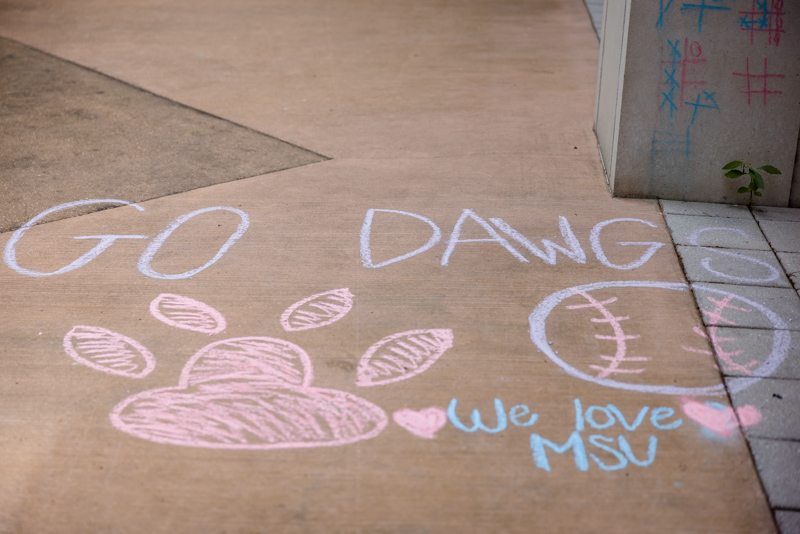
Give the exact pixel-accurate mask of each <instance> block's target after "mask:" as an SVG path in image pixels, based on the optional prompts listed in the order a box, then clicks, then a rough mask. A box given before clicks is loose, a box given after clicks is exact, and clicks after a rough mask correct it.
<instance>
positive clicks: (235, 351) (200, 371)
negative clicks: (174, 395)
mask: <svg viewBox="0 0 800 534" xmlns="http://www.w3.org/2000/svg"><path fill="white" fill-rule="evenodd" d="M232 380H259V381H260V383H262V384H269V385H271V386H273V387H299V386H310V385H311V382H312V381H313V380H314V369H313V366H312V365H311V358H309V356H308V354H307V353H306V351H304V350H303V349H302V348H300V347H298V346H297V345H295V344H294V343H290V342H289V341H285V340H283V339H278V338H273V337H255V336H254V337H237V338H231V339H223V340H221V341H217V342H215V343H211V344H210V345H206V346H205V347H203V348H202V349H200V350H199V351H197V353H195V355H194V356H192V357H191V359H190V360H189V361H188V362H186V365H185V366H184V367H183V371H182V372H181V377H180V381H179V384H180V386H181V387H189V386H196V385H198V384H202V383H205V382H209V381H215V382H219V381H232Z"/></svg>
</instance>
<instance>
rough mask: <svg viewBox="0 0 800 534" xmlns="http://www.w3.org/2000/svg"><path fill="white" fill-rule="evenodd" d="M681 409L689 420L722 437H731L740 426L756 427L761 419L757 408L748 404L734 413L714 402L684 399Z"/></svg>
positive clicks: (730, 409)
mask: <svg viewBox="0 0 800 534" xmlns="http://www.w3.org/2000/svg"><path fill="white" fill-rule="evenodd" d="M681 408H682V409H683V413H685V414H686V416H687V417H689V419H691V420H693V421H695V422H696V423H699V424H700V425H702V426H703V427H704V428H707V429H708V430H710V431H711V432H713V433H714V434H716V435H718V436H722V437H729V436H731V435H733V434H734V433H735V432H736V431H737V430H738V429H739V426H740V425H741V427H742V428H743V427H746V426H753V425H757V424H758V423H760V422H761V419H762V416H761V412H760V411H759V410H758V408H756V407H755V406H751V405H749V404H748V405H746V406H741V407H739V408H736V410H735V411H734V409H733V408H731V407H730V406H725V405H723V404H719V403H716V402H697V401H694V400H688V399H684V400H683V403H682V404H681Z"/></svg>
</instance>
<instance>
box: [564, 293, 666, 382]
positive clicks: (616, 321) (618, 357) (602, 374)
mask: <svg viewBox="0 0 800 534" xmlns="http://www.w3.org/2000/svg"><path fill="white" fill-rule="evenodd" d="M572 291H573V292H575V294H576V295H580V296H582V297H583V298H585V299H586V300H587V301H588V304H575V305H571V306H567V309H568V310H576V309H581V308H595V309H596V310H597V311H599V312H600V314H601V315H602V317H600V318H594V317H593V318H592V319H591V321H592V322H593V323H608V324H609V326H611V328H612V329H613V330H614V335H613V336H607V335H600V334H595V336H594V337H595V338H596V339H607V340H610V341H614V342H615V343H616V347H617V349H616V352H615V353H614V355H613V356H608V355H604V354H601V355H600V359H602V360H606V361H607V362H608V365H607V366H605V367H604V366H601V365H590V366H589V367H590V368H592V369H594V370H596V371H597V377H598V378H606V377H608V376H611V375H614V374H626V373H627V374H638V373H641V372H642V371H644V369H643V368H642V369H626V368H620V365H622V364H623V363H627V362H644V361H647V360H649V359H650V358H645V357H643V356H634V357H630V356H627V352H628V345H627V343H626V342H627V341H628V340H631V339H638V338H639V337H640V336H638V335H628V334H625V332H624V331H623V330H622V321H627V320H628V319H630V317H629V316H627V315H626V316H616V315H614V314H613V313H611V311H609V309H608V308H607V307H606V304H612V303H614V302H616V301H617V297H611V298H610V299H607V300H604V301H602V302H601V301H599V300H597V299H595V298H594V297H592V296H591V295H589V294H588V293H586V292H585V291H580V290H578V289H574V288H573V289H572Z"/></svg>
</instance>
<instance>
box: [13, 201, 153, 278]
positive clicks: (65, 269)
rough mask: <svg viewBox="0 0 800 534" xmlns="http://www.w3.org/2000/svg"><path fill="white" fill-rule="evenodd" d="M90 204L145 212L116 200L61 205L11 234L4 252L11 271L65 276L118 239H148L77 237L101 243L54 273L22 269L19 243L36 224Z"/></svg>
mask: <svg viewBox="0 0 800 534" xmlns="http://www.w3.org/2000/svg"><path fill="white" fill-rule="evenodd" d="M90 204H123V205H125V206H133V207H134V208H136V209H137V210H139V211H144V208H143V207H141V206H140V205H138V204H135V203H133V202H128V201H127V200H119V199H116V198H102V199H99V198H91V199H88V200H77V201H75V202H67V203H66V204H59V205H58V206H55V207H53V208H50V209H49V210H46V211H43V212H42V213H40V214H39V215H37V216H36V217H34V218H33V219H31V220H30V221H28V222H26V223H25V224H24V225H22V226H21V227H19V228H18V229H17V231H15V232H14V233H13V234H11V238H10V239H9V240H8V242H7V243H6V248H5V251H4V252H3V261H4V262H5V264H6V265H8V266H9V267H10V268H11V269H13V270H15V271H17V272H18V273H19V274H24V275H26V276H34V277H41V276H52V275H54V274H64V273H68V272H70V271H74V270H75V269H79V268H81V267H83V266H84V265H86V264H87V263H89V262H90V261H92V260H93V259H95V258H96V257H97V256H99V255H100V254H102V253H103V252H104V251H105V250H106V249H107V248H108V247H110V246H111V245H113V244H114V241H116V240H117V239H146V238H147V236H146V235H84V236H77V237H75V239H99V240H100V242H99V243H98V244H97V245H95V246H94V247H92V249H91V250H90V251H89V252H86V253H85V254H83V255H82V256H81V257H79V258H78V259H76V260H75V261H73V262H72V263H70V264H69V265H67V266H65V267H62V268H60V269H59V270H57V271H53V272H51V273H43V272H40V271H33V270H31V269H25V268H24V267H20V266H19V264H18V263H17V249H16V246H17V243H18V242H19V240H20V239H22V236H23V235H25V232H27V231H28V230H30V229H31V227H33V226H34V225H35V224H36V223H38V222H39V221H41V220H42V219H44V218H45V217H47V216H48V215H50V214H51V213H55V212H57V211H64V210H68V209H70V208H77V207H80V206H88V205H90Z"/></svg>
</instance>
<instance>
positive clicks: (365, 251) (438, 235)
mask: <svg viewBox="0 0 800 534" xmlns="http://www.w3.org/2000/svg"><path fill="white" fill-rule="evenodd" d="M376 211H379V212H383V213H397V214H398V215H408V216H409V217H414V218H415V219H419V220H420V221H423V222H426V223H428V224H429V225H430V227H431V228H432V229H433V234H432V235H431V238H430V239H428V242H427V243H425V244H424V245H422V246H421V247H419V248H418V249H416V250H412V251H411V252H409V253H408V254H403V255H402V256H396V257H394V258H392V259H390V260H386V261H382V262H381V263H379V264H377V265H375V264H373V263H372V250H371V249H370V243H369V240H370V234H371V232H372V218H373V216H374V215H375V212H376ZM441 239H442V231H441V230H439V227H438V226H436V223H434V222H433V221H432V220H430V219H428V218H427V217H423V216H422V215H418V214H416V213H410V212H408V211H398V210H381V209H370V210H367V216H366V217H364V224H363V225H362V226H361V262H362V263H363V264H364V267H367V268H372V269H377V268H378V267H384V266H386V265H389V264H391V263H395V262H398V261H402V260H405V259H407V258H410V257H411V256H416V255H417V254H422V253H423V252H425V251H426V250H430V248H431V247H433V246H434V245H435V244H436V243H438V242H439V240H441Z"/></svg>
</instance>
